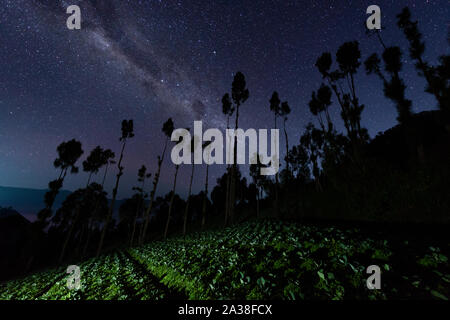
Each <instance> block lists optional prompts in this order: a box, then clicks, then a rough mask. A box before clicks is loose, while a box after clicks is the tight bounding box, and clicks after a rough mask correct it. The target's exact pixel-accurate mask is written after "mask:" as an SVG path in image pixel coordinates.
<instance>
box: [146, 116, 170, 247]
mask: <svg viewBox="0 0 450 320" xmlns="http://www.w3.org/2000/svg"><path fill="white" fill-rule="evenodd" d="M173 131H174V125H173V121H172V118H169V119H167V121H166V122H164V124H163V127H162V132H164V134H165V136H166V141H165V143H164V149H163V152H162V155H161V156H158V170H157V171H156V174H155V176H154V177H153V189H152V191H151V192H150V203H149V204H148V207H147V210H146V211H145V222H144V228H143V229H142V233H141V235H140V241H139V243H140V244H142V243H143V242H144V240H145V237H146V235H147V228H148V222H149V220H150V212H151V211H152V206H153V200H154V198H155V193H156V188H157V186H158V181H159V176H160V174H161V166H162V163H163V161H164V155H165V154H166V148H167V143H168V141H169V138H170V137H171V136H172V132H173Z"/></svg>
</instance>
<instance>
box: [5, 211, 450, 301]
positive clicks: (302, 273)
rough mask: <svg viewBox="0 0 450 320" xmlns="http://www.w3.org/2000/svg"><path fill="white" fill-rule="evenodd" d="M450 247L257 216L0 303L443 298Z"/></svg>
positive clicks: (100, 263) (42, 282)
mask: <svg viewBox="0 0 450 320" xmlns="http://www.w3.org/2000/svg"><path fill="white" fill-rule="evenodd" d="M449 247H450V246H449V243H448V242H447V243H445V242H444V243H441V244H440V245H435V244H427V243H421V245H420V246H418V245H417V244H416V243H413V242H411V241H409V240H407V239H401V240H398V239H395V238H393V237H389V239H388V238H385V239H383V238H381V237H377V236H374V237H370V238H367V237H366V236H363V232H361V230H359V229H357V228H350V229H341V228H337V227H319V226H311V225H301V224H295V223H286V222H284V223H283V222H278V221H272V220H265V221H254V222H246V223H243V224H240V225H237V226H233V227H229V228H224V229H221V230H216V231H205V232H198V233H194V234H191V235H189V236H186V237H185V238H183V237H173V238H169V239H168V240H165V241H153V242H149V243H147V244H145V245H143V246H140V247H132V248H122V249H118V250H115V251H114V252H112V253H110V254H105V255H102V256H100V257H99V258H91V259H89V260H87V261H83V262H79V263H78V264H77V265H78V266H79V267H80V272H81V274H80V284H81V287H80V289H79V290H76V289H68V287H67V277H69V274H67V273H66V268H67V266H64V267H63V266H62V267H59V268H55V269H53V270H47V271H44V272H40V273H36V274H33V275H30V276H27V277H25V278H23V279H16V280H13V281H9V282H6V283H3V284H1V285H0V299H1V300H22V299H25V300H35V299H36V300H42V299H45V300H98V299H101V300H161V299H287V300H293V299H295V300H298V299H300V300H302V299H306V300H311V299H314V300H316V299H319V300H320V299H322V300H323V299H325V300H341V299H361V300H374V299H377V300H378V299H379V300H386V299H387V300H390V299H437V300H447V299H448V298H449V297H450V266H449V261H448V256H449ZM75 264H76V263H75ZM370 265H377V266H379V267H380V269H381V289H380V290H376V289H375V290H369V289H368V288H367V285H366V279H367V278H368V277H369V276H370V274H367V272H366V269H367V267H368V266H370Z"/></svg>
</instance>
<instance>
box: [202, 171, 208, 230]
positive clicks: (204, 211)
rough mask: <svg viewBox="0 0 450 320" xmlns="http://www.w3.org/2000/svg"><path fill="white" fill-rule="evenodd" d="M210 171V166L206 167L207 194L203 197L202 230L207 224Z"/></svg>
mask: <svg viewBox="0 0 450 320" xmlns="http://www.w3.org/2000/svg"><path fill="white" fill-rule="evenodd" d="M208 169H209V165H206V179H205V194H204V197H203V208H202V229H203V228H204V227H205V223H206V201H207V199H208Z"/></svg>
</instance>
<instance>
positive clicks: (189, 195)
mask: <svg viewBox="0 0 450 320" xmlns="http://www.w3.org/2000/svg"><path fill="white" fill-rule="evenodd" d="M194 168H195V165H194V164H192V171H191V181H190V183H189V193H188V197H187V200H186V208H185V209H184V222H183V236H185V235H186V228H187V219H188V214H189V201H190V197H191V191H192V180H193V178H194Z"/></svg>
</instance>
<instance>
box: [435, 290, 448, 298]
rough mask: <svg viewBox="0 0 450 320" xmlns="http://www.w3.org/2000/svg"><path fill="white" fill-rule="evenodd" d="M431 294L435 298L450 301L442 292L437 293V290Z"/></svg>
mask: <svg viewBox="0 0 450 320" xmlns="http://www.w3.org/2000/svg"><path fill="white" fill-rule="evenodd" d="M431 294H432V295H433V296H435V297H436V298H439V299H441V300H447V301H448V298H447V297H446V296H444V295H443V294H442V293H440V292H437V291H436V290H431Z"/></svg>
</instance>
